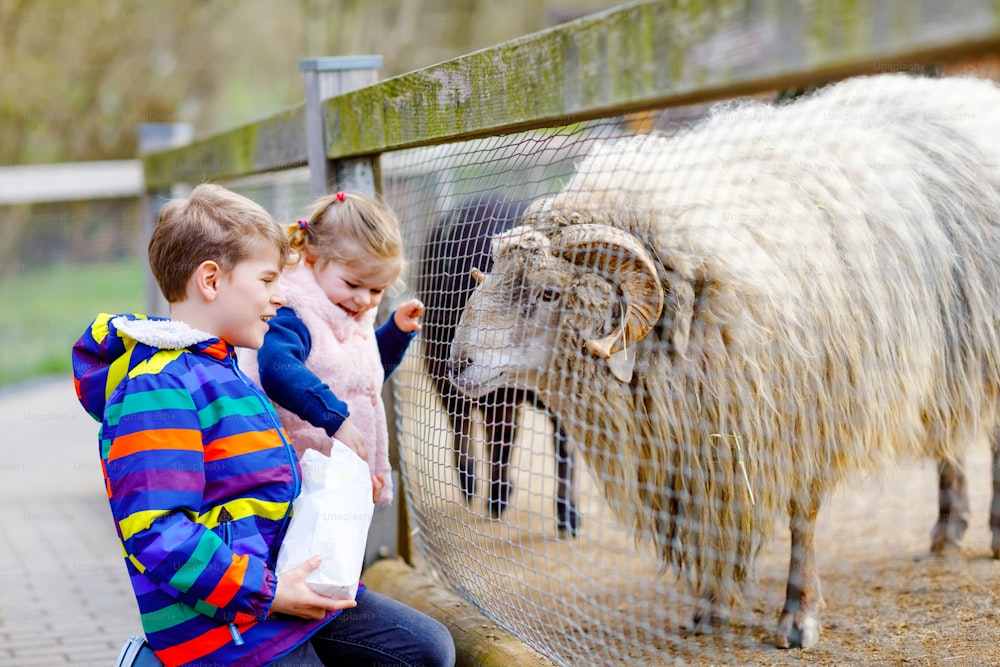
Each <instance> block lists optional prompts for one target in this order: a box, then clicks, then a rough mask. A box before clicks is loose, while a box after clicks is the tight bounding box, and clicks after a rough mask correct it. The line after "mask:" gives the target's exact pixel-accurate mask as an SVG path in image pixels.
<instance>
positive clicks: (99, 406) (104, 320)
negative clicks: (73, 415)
mask: <svg viewBox="0 0 1000 667" xmlns="http://www.w3.org/2000/svg"><path fill="white" fill-rule="evenodd" d="M163 350H175V351H181V350H191V351H203V352H207V353H209V354H211V355H212V356H215V357H218V358H223V357H225V356H226V355H227V354H229V352H230V350H231V348H230V347H229V346H228V345H226V344H225V343H223V342H222V341H221V340H219V339H218V338H217V337H215V336H213V335H212V334H208V333H205V332H204V331H198V330H197V329H193V328H191V327H189V326H188V325H187V324H184V323H183V322H179V321H176V320H170V319H166V318H159V317H147V316H145V315H109V314H107V313H102V314H100V315H98V316H97V318H96V319H95V320H94V321H93V323H91V325H90V326H89V327H87V330H86V331H84V332H83V335H82V336H80V339H79V340H78V341H77V342H76V344H75V345H73V384H74V385H75V387H76V396H77V398H78V399H80V404H81V405H83V408H84V409H85V410H86V411H87V413H88V414H90V416H91V417H93V418H94V419H96V420H97V421H102V420H103V419H104V407H105V405H106V404H107V400H108V397H110V396H111V394H112V393H113V392H114V390H115V389H116V388H117V387H118V385H120V384H121V383H122V381H123V380H124V379H125V377H126V376H127V375H128V373H129V372H130V371H131V370H132V369H133V368H135V367H136V366H138V365H139V364H141V363H143V362H145V361H148V360H149V359H150V358H152V357H153V355H155V354H157V353H158V352H160V351H163Z"/></svg>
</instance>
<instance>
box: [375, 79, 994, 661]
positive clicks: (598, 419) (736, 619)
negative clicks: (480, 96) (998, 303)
mask: <svg viewBox="0 0 1000 667" xmlns="http://www.w3.org/2000/svg"><path fill="white" fill-rule="evenodd" d="M963 86H965V87H963ZM838 90H842V91H843V92H842V93H835V94H829V93H823V94H821V95H816V96H814V95H812V94H810V95H807V96H805V97H804V98H803V99H801V100H797V101H791V102H788V101H784V100H782V101H780V102H775V103H773V104H772V103H770V101H769V100H765V101H764V103H760V102H759V101H758V102H751V101H748V100H741V101H738V102H730V103H724V104H721V105H718V106H716V107H715V108H714V109H713V110H712V112H711V113H710V114H709V118H707V119H705V120H704V121H703V122H699V121H697V119H695V118H693V117H692V118H687V119H685V122H684V123H680V124H674V123H669V122H663V121H661V122H659V123H657V122H656V121H655V119H654V121H653V122H643V123H635V122H628V119H623V118H615V119H607V120H603V121H597V122H591V123H585V124H579V125H574V126H570V127H563V128H558V129H552V130H548V131H545V132H527V133H520V134H512V135H505V136H501V137H493V138H490V139H483V140H475V141H470V142H464V143H461V144H451V145H445V146H438V147H434V148H422V149H415V150H410V151H401V152H398V153H392V154H387V155H384V156H383V158H382V159H383V163H382V166H383V178H384V183H385V195H386V198H387V199H388V200H389V202H390V203H391V204H392V205H393V207H394V208H395V209H396V210H397V212H398V213H399V214H400V217H401V219H402V221H403V225H404V238H405V240H406V248H407V252H408V259H409V267H408V273H407V283H408V287H407V290H408V291H407V293H406V294H405V295H403V294H401V295H399V296H400V297H402V296H409V295H410V294H411V293H415V294H417V295H419V296H421V298H423V299H424V301H425V303H426V304H427V307H428V308H427V315H426V321H425V325H424V329H423V330H422V332H421V336H420V344H419V345H418V346H417V347H416V348H415V349H413V350H412V351H411V353H410V354H409V355H408V358H407V361H406V362H405V363H404V366H403V367H401V368H400V369H399V370H398V371H397V373H396V376H395V392H396V400H395V406H396V411H397V415H396V417H397V427H398V431H399V439H400V450H401V451H400V456H401V466H402V468H403V471H404V475H405V480H406V491H407V500H408V504H409V509H410V513H409V514H410V516H409V518H410V521H411V524H412V530H413V533H414V535H415V542H416V544H417V546H418V549H419V556H420V558H421V560H422V562H423V564H424V566H425V567H427V568H429V569H430V570H431V571H433V572H434V573H435V574H436V575H437V576H438V577H439V578H440V579H441V580H442V581H443V582H445V583H446V584H447V585H448V586H450V587H452V588H453V589H455V590H456V591H459V592H460V593H461V594H462V595H463V596H464V597H466V598H467V599H469V600H470V601H472V602H473V603H475V604H476V605H477V606H478V607H479V608H481V609H482V610H483V611H484V612H485V613H486V614H487V615H488V616H490V617H491V618H492V619H493V620H495V621H496V622H497V623H499V624H500V625H501V626H503V627H505V628H506V629H508V630H510V631H511V632H513V633H515V634H516V635H518V636H519V637H521V638H522V639H524V641H526V642H527V643H528V644H530V645H531V646H533V647H534V648H536V649H537V650H539V651H540V652H541V653H542V654H544V655H546V656H549V657H550V658H552V659H553V660H555V661H556V662H557V663H559V664H567V665H577V664H611V665H613V664H687V663H690V662H697V663H698V664H705V663H744V662H746V661H747V660H748V659H750V658H748V655H749V656H754V658H753V659H758V658H759V657H760V651H761V650H762V647H764V646H767V647H769V648H771V650H772V651H773V646H774V644H775V643H777V644H778V645H779V646H780V645H783V644H784V645H791V646H799V645H812V644H813V643H814V642H815V641H816V640H817V638H818V636H819V629H820V626H819V620H818V619H819V610H820V608H821V607H822V600H823V595H822V593H821V591H820V583H819V582H820V577H819V573H818V567H820V566H821V567H820V569H822V568H826V572H824V575H823V576H824V577H826V576H827V575H828V574H829V575H831V576H832V579H833V580H834V581H842V580H844V579H848V580H849V579H850V578H851V570H852V568H853V567H855V566H854V565H851V564H850V563H845V562H841V561H840V559H839V556H836V555H834V556H831V557H830V558H825V557H824V556H823V554H822V552H821V553H820V556H819V557H817V554H816V547H815V544H814V541H815V539H816V535H815V534H814V530H815V528H814V526H815V522H816V519H817V515H819V516H820V522H821V523H822V521H832V520H833V519H832V518H831V514H832V513H834V512H835V513H838V514H839V516H841V517H851V520H852V521H854V523H853V524H847V526H848V527H846V528H845V526H840V525H837V524H836V522H835V526H834V527H832V528H827V529H826V533H825V534H824V531H823V529H822V528H821V529H820V538H819V540H820V543H821V544H829V542H828V541H826V540H827V537H828V536H832V535H840V536H841V537H842V538H843V537H844V535H843V534H842V533H839V532H837V531H838V530H841V531H842V530H846V531H847V533H846V534H847V538H846V539H848V540H850V539H852V538H857V536H858V530H857V527H858V526H859V525H862V524H864V522H865V521H866V520H869V519H871V518H872V517H873V516H875V515H877V514H878V513H879V511H880V510H881V509H882V508H884V507H888V506H891V503H890V502H887V501H886V499H885V497H884V496H882V495H880V494H881V493H884V492H885V489H886V487H884V486H879V483H880V482H878V481H875V482H871V484H872V485H871V486H866V487H865V489H864V493H861V494H858V493H853V494H852V492H848V493H847V494H845V495H837V496H835V497H834V500H833V501H830V498H831V495H832V493H833V490H834V489H836V488H838V485H839V484H840V483H841V482H843V481H846V480H853V481H854V482H855V483H858V480H859V479H862V480H863V479H865V478H864V477H863V475H864V474H865V473H868V472H875V473H877V474H876V476H875V477H874V479H875V480H882V483H885V484H889V485H890V486H889V490H888V493H889V495H894V494H895V493H897V492H899V491H900V490H901V489H902V488H903V487H904V486H905V487H907V488H908V489H909V493H910V494H911V496H910V497H911V501H910V503H909V504H908V506H907V510H909V509H911V508H913V507H917V506H918V505H919V506H920V507H922V508H923V509H924V511H925V514H924V515H923V518H922V520H923V522H924V523H922V524H918V525H921V526H923V528H921V529H919V530H918V531H917V532H918V533H919V534H917V535H916V536H915V537H914V536H913V535H912V534H908V535H906V536H905V538H901V539H902V540H912V542H910V544H913V545H919V546H913V547H911V549H915V550H916V551H917V552H919V553H925V552H926V551H927V539H926V535H927V529H929V528H930V527H931V524H932V523H933V519H934V500H935V499H936V494H935V493H934V489H935V474H934V467H933V465H934V464H933V462H932V461H933V457H949V456H961V455H962V453H963V452H964V450H965V447H966V446H967V445H968V444H969V443H981V442H982V440H983V439H984V438H988V437H989V436H991V434H992V425H993V420H994V418H995V416H996V409H995V405H993V404H992V399H991V398H990V397H991V396H993V395H995V389H996V386H995V383H996V380H997V377H998V375H997V374H996V373H995V372H994V371H995V370H996V369H995V368H993V365H992V364H993V362H994V360H995V359H996V358H997V356H996V354H995V350H993V349H992V347H991V343H990V342H989V341H990V340H992V338H993V336H994V327H995V324H996V322H997V317H996V316H997V312H996V309H995V306H994V305H992V301H990V298H989V297H988V296H987V295H989V294H992V293H994V292H993V291H992V287H991V285H994V281H995V280H996V277H997V276H1000V272H998V271H997V269H1000V266H997V265H996V257H997V256H1000V255H997V254H996V253H992V252H991V251H989V250H987V252H985V253H983V252H982V250H983V248H982V247H979V246H978V244H979V243H985V244H986V245H987V246H988V247H990V248H991V247H992V244H994V243H995V241H994V239H995V238H996V236H997V235H996V230H995V229H994V228H993V227H992V223H991V222H988V220H990V219H991V216H990V214H989V213H988V209H989V207H990V206H992V204H990V203H988V202H991V201H993V200H995V199H996V197H997V195H996V193H997V192H998V191H1000V189H998V187H997V186H998V185H1000V182H998V178H997V177H998V174H997V172H996V171H995V165H996V162H995V159H996V158H997V157H1000V147H994V146H992V145H991V144H990V145H987V144H985V143H984V142H983V141H982V136H983V135H984V134H986V133H988V132H993V130H995V129H997V128H994V127H993V126H994V125H995V124H996V121H997V119H996V118H995V115H994V114H992V113H991V112H990V111H989V106H988V105H989V100H990V99H992V98H993V97H995V96H996V92H995V90H993V89H988V88H987V87H985V86H980V87H976V85H974V84H973V85H967V84H964V83H962V82H958V81H956V80H948V81H947V82H944V83H942V82H935V81H933V80H932V79H930V78H926V77H909V76H903V75H898V76H893V77H881V78H878V79H870V80H868V81H867V82H866V81H861V82H852V83H850V84H848V85H845V86H843V87H841V88H839V89H838ZM800 108H801V109H802V110H801V111H800V110H799V109H800ZM633 120H634V119H633ZM647 121H648V119H647ZM689 125H691V127H689ZM990 128H993V129H990ZM653 135H656V136H653ZM934 135H936V136H937V138H938V139H939V140H940V141H935V140H931V139H928V138H927V137H929V136H934ZM973 165H975V167H973ZM973 172H975V174H976V175H975V176H974V177H973V176H972V173H973ZM973 192H974V193H975V195H974V197H971V194H970V193H973ZM970 197H971V199H970ZM972 199H975V201H978V202H980V203H979V204H977V205H975V206H972V207H971V208H970V207H969V206H968V202H969V201H971V200H972ZM958 201H961V202H963V204H961V205H958V204H956V202H958ZM607 228H611V229H610V231H609V230H608V229H607ZM987 230H988V231H987ZM955 257H961V258H962V262H968V263H969V265H970V266H972V267H974V268H970V269H969V271H970V273H967V274H963V275H961V276H956V274H953V273H952V271H953V267H954V266H955V264H954V258H955ZM943 276H948V278H947V279H945V278H943ZM952 280H954V281H957V283H956V282H952ZM942 281H943V282H942ZM956 289H957V290H958V292H960V293H961V294H962V296H960V297H957V298H958V301H955V298H956V291H955V290H956ZM960 304H963V305H960ZM972 312H975V313H976V314H974V315H972V319H971V320H969V319H967V316H968V315H969V313H972ZM963 313H964V314H963ZM942 314H944V315H942ZM931 321H933V325H932V324H931ZM959 339H961V340H962V341H963V343H962V344H961V346H962V347H963V348H964V349H966V350H968V351H970V356H968V357H963V356H962V354H953V353H955V352H956V350H954V349H953V346H954V345H955V344H956V341H957V340H959ZM942 349H944V350H951V351H950V352H948V351H946V352H942ZM963 354H965V353H963ZM984 368H986V369H987V371H986V372H985V373H983V369H984ZM956 382H957V384H955V383H956ZM955 391H958V392H959V393H961V394H962V395H963V397H964V399H963V400H965V403H963V404H962V405H959V404H958V403H957V402H956V401H954V400H953V399H952V398H951V397H952V396H953V395H954V392H955ZM921 457H929V458H921ZM901 459H902V460H906V461H911V462H916V463H913V465H914V466H915V467H914V468H913V471H914V472H913V473H912V474H911V475H909V476H908V477H907V479H906V480H905V482H902V481H901V480H900V479H898V478H896V479H895V480H890V481H889V482H885V479H886V478H885V477H884V471H885V470H886V469H887V466H889V465H890V462H892V461H898V460H901ZM976 460H977V461H978V460H979V459H976ZM983 467H984V468H986V469H988V466H983ZM981 472H983V473H985V469H984V470H982V471H981ZM984 476H985V474H984ZM893 484H899V486H897V487H893V486H891V485H893ZM914 484H923V485H924V486H923V487H922V490H916V491H913V485H914ZM853 488H854V489H855V490H856V489H857V488H858V487H857V486H855V487H853ZM921 500H923V501H926V502H924V503H923V504H922V505H921V504H920V501H921ZM830 507H833V509H832V510H831V509H830ZM944 509H945V508H943V507H942V512H943V514H942V518H941V521H942V522H943V523H939V525H938V527H937V529H936V531H937V532H936V533H935V534H936V535H938V536H940V534H941V533H942V531H944V532H947V531H948V530H952V529H953V528H954V525H952V524H949V522H957V521H959V520H961V521H963V522H964V521H966V520H967V519H968V516H967V514H966V515H965V516H963V517H961V519H959V514H961V512H959V511H958V508H957V507H956V508H952V509H953V510H955V511H954V512H953V513H952V514H951V515H946V514H945V513H944ZM980 509H982V508H980ZM977 511H980V510H977ZM882 517H883V520H885V515H884V514H883V515H882ZM908 518H909V515H908ZM920 520H921V519H920V518H919V517H918V518H917V521H918V522H919V521H920ZM888 521H889V524H890V525H891V524H892V522H893V521H894V520H893V519H891V518H890V519H889V520H888ZM895 522H896V523H897V524H902V523H903V519H902V517H901V516H898V517H896V519H895ZM789 525H791V527H792V535H791V538H790V539H789V538H788V537H787V533H786V532H785V531H786V527H787V526H789ZM910 527H911V528H912V526H910ZM889 528H890V526H887V525H886V524H883V525H881V526H880V527H879V528H878V530H881V531H885V530H887V529H889ZM887 539H890V540H891V539H892V538H886V536H885V535H884V534H883V535H879V536H878V537H877V539H875V540H874V541H871V542H869V543H868V545H867V546H861V547H859V548H860V550H861V551H862V552H865V551H866V550H869V549H874V550H878V549H881V548H884V546H885V542H886V540H887ZM862 544H863V543H862ZM936 546H938V547H941V546H942V545H941V544H938V543H936ZM908 553H913V551H912V550H911V551H909V552H907V551H906V550H905V549H904V554H908ZM789 554H791V567H790V568H789ZM901 557H903V558H906V557H908V556H906V555H903V556H901ZM817 563H819V565H818V564H817ZM831 570H832V572H831ZM885 576H887V575H886V573H885V572H883V577H885ZM889 578H891V576H889ZM756 581H764V582H766V584H767V586H766V587H762V588H760V589H757V588H754V586H753V584H754V582H756ZM897 583H898V582H897ZM786 588H787V592H788V599H787V601H785V600H784V599H783V598H782V596H783V595H784V594H785V593H786ZM827 597H830V596H829V595H828V596H827ZM835 597H836V596H835ZM883 604H887V605H888V606H889V607H890V608H892V606H893V604H894V603H893V602H888V603H883ZM783 606H784V611H782V608H783ZM862 606H863V603H862ZM858 611H859V610H858V609H857V608H855V612H858ZM884 611H885V609H880V610H878V611H877V613H876V615H878V616H882V615H884V614H883V612H884ZM891 611H892V613H893V614H894V613H897V612H898V611H899V610H898V609H897V608H892V609H891ZM779 612H780V614H779ZM890 615H892V614H890ZM847 622H849V621H847ZM834 627H836V621H835V622H834ZM741 651H751V652H753V653H750V654H747V653H741ZM772 655H773V654H772ZM845 655H855V656H856V654H840V657H841V658H842V659H843V658H844V656H845ZM769 659H771V657H770V656H769Z"/></svg>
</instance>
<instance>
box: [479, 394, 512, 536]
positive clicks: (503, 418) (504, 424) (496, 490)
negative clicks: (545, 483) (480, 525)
mask: <svg viewBox="0 0 1000 667" xmlns="http://www.w3.org/2000/svg"><path fill="white" fill-rule="evenodd" d="M513 398H514V397H512V396H511V395H510V394H509V393H507V394H500V395H498V397H497V401H496V402H495V403H494V404H493V405H491V406H490V407H489V408H487V409H486V411H485V413H486V415H485V421H486V423H485V426H486V434H487V447H488V449H489V454H490V499H489V507H490V516H492V517H493V518H494V519H499V518H500V517H501V516H503V513H504V512H505V511H506V509H507V504H508V503H509V502H510V491H511V485H510V457H511V454H512V453H513V451H514V440H515V438H517V432H518V424H519V423H520V421H521V409H520V407H519V406H518V405H517V403H515V402H514V400H513Z"/></svg>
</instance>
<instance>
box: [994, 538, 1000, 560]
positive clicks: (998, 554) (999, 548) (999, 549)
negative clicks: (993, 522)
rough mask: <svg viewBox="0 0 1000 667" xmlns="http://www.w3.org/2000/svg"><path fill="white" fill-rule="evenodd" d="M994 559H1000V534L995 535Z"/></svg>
mask: <svg viewBox="0 0 1000 667" xmlns="http://www.w3.org/2000/svg"><path fill="white" fill-rule="evenodd" d="M993 557H994V558H996V559H1000V532H995V533H993Z"/></svg>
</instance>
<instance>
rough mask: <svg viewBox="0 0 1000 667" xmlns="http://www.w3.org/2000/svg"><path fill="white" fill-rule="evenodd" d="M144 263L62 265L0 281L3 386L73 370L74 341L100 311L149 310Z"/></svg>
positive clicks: (0, 349) (134, 260) (0, 335)
mask: <svg viewBox="0 0 1000 667" xmlns="http://www.w3.org/2000/svg"><path fill="white" fill-rule="evenodd" d="M145 271H146V269H145V264H144V263H143V262H142V261H141V260H138V259H130V260H122V261H120V262H115V263H107V264H90V265H62V266H54V267H47V268H44V269H36V270H31V271H26V272H23V273H20V274H18V275H16V276H13V277H10V278H7V279H4V280H3V281H2V282H0V312H2V313H3V314H4V315H3V318H2V319H0V387H3V386H8V385H12V384H16V383H19V382H24V381H27V380H31V379H34V378H37V377H42V376H45V375H54V374H62V373H66V374H68V373H69V372H70V369H71V363H70V352H71V350H72V348H73V343H75V342H76V340H77V338H79V337H80V334H82V333H83V331H84V329H85V328H86V327H87V325H88V324H90V323H91V322H92V321H93V319H94V317H95V316H96V315H97V314H98V313H100V312H111V313H125V312H144V311H145V309H146V307H145V296H144V295H145V289H144V287H143V284H144V280H145Z"/></svg>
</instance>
